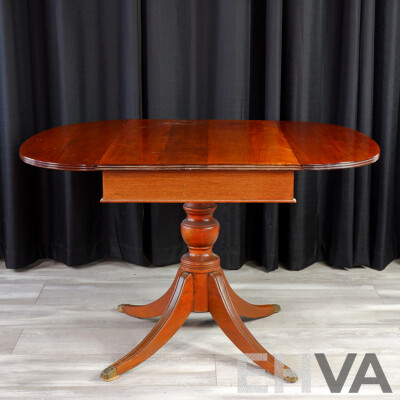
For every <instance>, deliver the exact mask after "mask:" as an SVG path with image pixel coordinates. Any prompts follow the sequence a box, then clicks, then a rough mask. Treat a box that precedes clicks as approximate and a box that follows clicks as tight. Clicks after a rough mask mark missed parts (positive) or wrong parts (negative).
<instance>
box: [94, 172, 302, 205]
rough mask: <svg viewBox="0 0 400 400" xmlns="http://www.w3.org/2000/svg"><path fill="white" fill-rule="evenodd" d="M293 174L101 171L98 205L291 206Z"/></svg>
mask: <svg viewBox="0 0 400 400" xmlns="http://www.w3.org/2000/svg"><path fill="white" fill-rule="evenodd" d="M293 185H294V172H293V171H201V170H195V171H191V172H190V173H189V172H188V171H103V198H102V200H101V202H102V203H144V202H151V203H156V202H162V203H179V202H182V201H188V202H189V201H192V202H193V201H197V202H204V201H208V200H209V199H212V200H213V201H215V202H219V203H221V202H230V203H237V202H247V203H254V202H263V203H294V202H295V200H294V198H293Z"/></svg>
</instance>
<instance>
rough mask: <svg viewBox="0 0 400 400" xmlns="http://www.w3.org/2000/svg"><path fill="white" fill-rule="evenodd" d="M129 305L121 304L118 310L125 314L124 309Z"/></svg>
mask: <svg viewBox="0 0 400 400" xmlns="http://www.w3.org/2000/svg"><path fill="white" fill-rule="evenodd" d="M126 305H127V304H120V305H119V306H118V307H117V308H118V311H119V312H124V307H125V306H126Z"/></svg>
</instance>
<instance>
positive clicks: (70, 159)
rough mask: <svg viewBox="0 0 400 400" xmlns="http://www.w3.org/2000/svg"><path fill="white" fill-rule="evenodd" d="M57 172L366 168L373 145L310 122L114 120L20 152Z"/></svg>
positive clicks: (35, 142)
mask: <svg viewBox="0 0 400 400" xmlns="http://www.w3.org/2000/svg"><path fill="white" fill-rule="evenodd" d="M20 157H21V159H22V160H23V161H25V162H26V163H28V164H31V165H35V166H38V167H43V168H50V169H61V170H81V171H85V170H134V169H139V170H143V169H148V170H163V169H169V170H195V169H199V170H210V169H214V170H260V169H261V170H302V169H303V170H307V169H338V168H351V167H357V166H362V165H367V164H371V163H373V162H375V161H376V160H377V159H378V157H379V146H378V145H377V144H376V143H375V142H374V141H373V140H372V139H371V138H369V137H368V136H366V135H364V134H362V133H360V132H358V131H355V130H353V129H349V128H345V127H341V126H337V125H329V124H321V123H314V122H294V121H233V120H231V121H230V120H154V119H148V120H114V121H98V122H87V123H82V124H74V125H68V126H62V127H58V128H52V129H49V130H47V131H44V132H41V133H39V134H37V135H34V136H32V137H31V138H30V139H28V140H27V141H26V142H25V143H24V144H23V145H22V146H21V149H20Z"/></svg>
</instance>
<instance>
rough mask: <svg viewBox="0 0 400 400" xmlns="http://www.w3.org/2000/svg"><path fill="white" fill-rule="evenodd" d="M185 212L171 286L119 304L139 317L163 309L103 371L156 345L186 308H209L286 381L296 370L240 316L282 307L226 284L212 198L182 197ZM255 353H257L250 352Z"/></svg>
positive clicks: (131, 363)
mask: <svg viewBox="0 0 400 400" xmlns="http://www.w3.org/2000/svg"><path fill="white" fill-rule="evenodd" d="M184 209H185V211H186V214H187V218H186V219H185V220H184V221H183V222H182V224H181V233H182V237H183V239H184V240H185V242H186V243H187V245H188V253H187V254H185V255H183V256H182V259H181V266H180V268H179V270H178V272H177V275H176V277H175V280H174V283H173V285H172V286H171V287H170V289H169V290H168V291H167V292H166V293H165V295H163V296H162V297H160V298H159V299H158V300H156V301H155V302H153V303H150V304H147V305H144V306H133V305H129V304H122V305H120V306H119V307H118V309H119V311H121V312H123V313H125V314H128V315H132V316H137V317H141V318H143V317H153V316H158V315H161V319H160V320H159V321H158V323H157V324H156V325H155V326H154V328H153V329H152V330H151V331H150V333H149V334H148V335H147V336H146V338H145V339H144V340H143V341H142V342H141V343H140V344H139V345H138V346H136V347H135V348H134V349H133V350H132V351H130V352H129V353H128V354H127V355H126V356H124V357H122V358H121V359H120V360H119V361H117V362H115V363H114V364H112V365H110V366H109V367H107V368H106V369H105V370H104V371H103V372H102V374H101V377H102V378H103V379H104V380H106V381H109V380H114V379H116V378H118V377H119V376H120V374H122V373H124V372H126V371H128V370H129V369H131V368H133V367H135V366H136V365H138V364H140V363H141V362H143V361H144V360H146V359H147V358H148V357H150V356H151V355H152V354H154V353H155V352H156V351H157V350H159V349H160V348H161V347H162V346H163V345H164V344H165V343H166V342H167V341H168V340H169V339H170V338H171V337H172V336H173V334H174V333H175V332H176V331H177V330H178V329H179V327H180V326H181V325H182V324H183V323H184V321H185V320H186V319H187V317H188V315H189V314H190V312H192V311H193V312H207V311H209V312H210V313H211V315H212V316H213V317H214V319H215V320H216V322H217V323H218V325H219V326H220V327H221V329H222V330H223V331H224V332H225V334H226V335H227V336H228V337H229V338H230V339H231V341H232V342H233V343H234V344H235V345H236V346H237V347H238V348H239V349H240V350H242V351H243V352H244V353H246V354H248V355H249V354H250V358H251V359H253V361H254V362H255V363H256V364H258V365H259V366H261V367H262V368H264V369H265V370H266V371H268V372H270V373H272V374H275V375H277V376H280V377H282V378H283V379H285V380H287V381H289V382H295V381H296V380H297V376H296V374H295V373H294V372H293V371H292V370H291V369H290V368H289V367H288V366H286V365H284V364H282V363H281V362H279V361H278V360H276V359H275V358H274V357H273V356H272V355H271V354H270V353H268V352H267V351H266V350H265V349H264V348H263V347H262V346H261V344H260V343H258V342H257V340H256V339H255V338H254V336H253V335H252V334H251V333H250V331H249V330H248V329H247V328H246V326H245V325H244V323H243V322H242V320H241V319H240V316H245V317H250V318H259V317H266V316H269V315H271V314H273V313H276V312H278V311H279V310H280V307H279V306H277V305H276V304H267V305H262V306H256V305H253V304H250V303H248V302H246V301H244V300H243V299H241V298H240V297H239V296H238V295H237V294H236V293H235V292H234V291H233V290H232V288H231V287H230V286H229V284H228V282H227V281H226V278H225V276H224V273H223V272H222V269H221V266H220V260H219V257H218V256H217V255H216V254H214V253H213V251H212V246H213V244H214V243H215V241H216V240H217V238H218V234H219V223H218V221H217V220H216V219H215V218H214V217H213V213H214V211H215V209H216V204H215V203H185V205H184ZM254 353H257V354H255V357H256V358H255V357H252V356H251V355H252V354H254Z"/></svg>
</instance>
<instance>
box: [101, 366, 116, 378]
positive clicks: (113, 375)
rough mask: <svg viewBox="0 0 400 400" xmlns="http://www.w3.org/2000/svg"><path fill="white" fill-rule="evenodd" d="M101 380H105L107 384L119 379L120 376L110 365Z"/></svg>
mask: <svg viewBox="0 0 400 400" xmlns="http://www.w3.org/2000/svg"><path fill="white" fill-rule="evenodd" d="M100 378H101V379H104V380H105V381H106V382H109V381H113V380H114V379H118V378H119V375H118V374H117V368H115V367H113V366H112V365H110V366H109V367H107V368H106V369H105V370H104V371H103V372H102V373H101V374H100Z"/></svg>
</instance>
